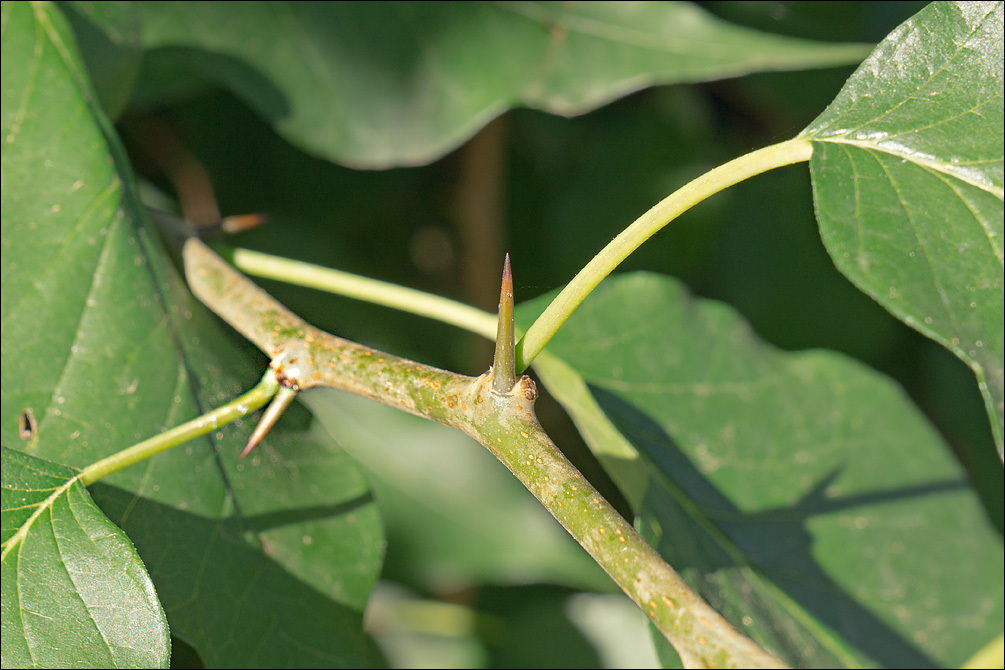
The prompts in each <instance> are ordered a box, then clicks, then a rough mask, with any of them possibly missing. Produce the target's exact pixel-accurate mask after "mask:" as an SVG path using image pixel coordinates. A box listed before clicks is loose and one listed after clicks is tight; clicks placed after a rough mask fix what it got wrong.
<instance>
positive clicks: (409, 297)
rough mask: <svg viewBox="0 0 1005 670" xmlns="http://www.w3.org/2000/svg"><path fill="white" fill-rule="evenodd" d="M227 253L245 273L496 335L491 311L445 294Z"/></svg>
mask: <svg viewBox="0 0 1005 670" xmlns="http://www.w3.org/2000/svg"><path fill="white" fill-rule="evenodd" d="M225 255H228V254H225ZM229 255H230V261H231V262H232V263H233V264H234V266H235V267H236V268H237V269H238V270H241V271H242V272H245V273H247V274H249V275H253V276H256V277H265V278H266V279H278V280H279V281H283V282H286V283H287V284H296V285H297V286H306V287H308V288H316V289H320V290H322V291H328V292H330V293H337V294H339V295H344V296H346V297H349V298H356V299H357V300H365V301H366V302H371V303H374V304H377V305H384V306H385V307H391V308H393V309H399V310H402V311H404V312H409V313H411V314H418V315H419V316H426V317H429V318H430V319H436V320H437V321H441V322H443V323H449V324H452V325H454V326H458V327H459V328H464V329H465V330H469V331H471V332H473V333H477V334H478V335H481V336H483V337H486V338H488V339H490V340H492V339H495V336H496V317H495V315H494V314H489V313H488V312H484V311H482V310H480V309H478V308H476V307H471V306H469V305H465V304H463V303H459V302H457V301H454V300H450V299H448V298H441V297H439V296H436V295H432V294H430V293H424V292H422V291H417V290H415V289H411V288H405V287H404V286H398V285H397V284H391V283H389V282H383V281H380V280H377V279H368V278H366V277H360V276H359V275H354V274H351V273H348V272H342V271H341V270H332V269H331V268H326V267H322V266H320V265H313V264H311V263H304V262H301V261H294V260H290V259H288V258H279V257H277V256H270V255H269V254H263V253H261V252H258V251H251V250H250V249H234V250H233V251H232V252H231V253H230V254H229Z"/></svg>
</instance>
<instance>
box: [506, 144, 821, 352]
mask: <svg viewBox="0 0 1005 670" xmlns="http://www.w3.org/2000/svg"><path fill="white" fill-rule="evenodd" d="M812 153H813V146H812V144H810V142H809V140H805V139H794V140H789V141H787V142H782V143H781V144H774V145H772V146H770V147H765V148H763V149H760V150H758V151H754V152H751V153H749V154H746V155H744V156H740V157H739V158H736V159H734V160H732V161H730V162H728V163H725V164H723V165H720V166H719V167H717V168H715V169H714V170H711V171H710V172H706V173H705V174H703V175H702V176H700V177H698V178H697V179H695V180H694V181H692V182H690V183H688V184H687V185H685V186H684V187H682V188H680V189H678V190H677V191H676V192H674V193H673V194H671V195H670V196H669V197H667V198H666V199H664V200H663V201H661V202H660V203H658V204H657V205H655V206H654V207H653V208H652V209H650V210H649V211H648V212H646V213H645V214H643V215H642V216H640V217H639V218H638V219H636V221H635V222H634V223H632V224H631V225H630V226H628V227H627V228H625V229H624V230H623V231H622V232H621V234H620V235H618V236H617V237H616V238H614V240H612V241H611V243H610V244H608V245H607V246H606V247H604V248H603V250H601V251H600V253H598V254H597V255H596V256H594V257H593V259H592V260H591V261H590V262H589V263H587V264H586V266H585V267H584V268H583V269H582V270H580V271H579V274H577V275H576V276H575V277H574V278H573V279H572V281H571V282H569V284H568V285H567V286H566V287H565V289H563V290H562V292H561V293H559V294H558V295H557V296H556V297H555V299H554V300H552V301H551V304H550V305H548V307H547V308H546V309H545V310H544V312H542V313H541V315H540V316H539V317H538V318H537V320H536V321H535V322H534V323H533V325H531V327H530V328H528V329H527V334H526V335H524V336H523V338H522V339H521V340H520V342H519V343H517V345H516V369H517V372H521V371H523V370H525V369H526V368H527V366H529V365H530V364H531V362H532V361H533V360H534V359H535V358H536V357H537V355H538V354H540V353H541V350H542V349H544V346H545V345H546V344H547V343H548V341H549V340H550V339H551V338H552V337H553V336H554V335H555V332H556V331H557V330H558V329H559V327H560V326H561V325H562V324H563V323H565V320H566V319H568V318H569V316H570V315H571V314H572V313H573V312H574V311H575V310H576V308H577V307H579V305H580V303H582V302H583V300H585V299H586V296H587V295H589V294H590V292H591V291H593V289H595V288H596V287H597V285H598V284H599V283H600V282H601V281H603V279H604V277H606V276H607V275H609V274H610V273H611V272H612V271H613V270H614V268H616V267H617V266H618V265H619V264H620V263H621V261H623V260H625V259H626V258H628V256H629V255H630V254H631V253H632V252H633V251H635V250H636V249H638V248H639V246H640V245H641V244H642V243H643V242H645V241H646V240H648V239H649V238H650V237H652V236H653V235H654V234H656V233H657V232H658V231H659V230H660V229H661V228H663V227H664V226H665V225H667V224H668V223H670V222H671V221H673V220H674V219H675V218H677V217H678V216H680V215H681V214H682V213H683V212H685V211H687V210H688V209H690V208H691V207H693V206H694V205H696V204H698V203H699V202H701V201H702V200H705V199H706V198H708V197H709V196H711V195H713V194H715V193H718V192H719V191H722V190H723V189H725V188H728V187H730V186H732V185H733V184H737V183H739V182H741V181H743V180H744V179H747V178H749V177H753V176H754V175H758V174H760V173H762V172H767V171H768V170H770V169H772V168H776V167H781V166H783V165H791V164H792V163H800V162H804V161H807V160H809V158H810V156H811V155H812Z"/></svg>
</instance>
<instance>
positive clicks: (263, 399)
mask: <svg viewBox="0 0 1005 670" xmlns="http://www.w3.org/2000/svg"><path fill="white" fill-rule="evenodd" d="M278 390H279V382H278V381H277V380H276V375H275V373H274V372H273V371H272V369H271V368H269V369H268V370H267V371H266V372H265V375H264V376H263V377H262V380H261V381H260V382H258V385H257V386H255V388H253V389H252V390H250V391H248V392H247V393H245V394H244V395H242V396H241V397H240V398H237V399H236V400H232V401H230V402H229V403H227V404H226V405H223V406H222V407H218V408H216V409H214V410H213V411H212V412H208V413H206V414H203V415H202V416H200V417H197V418H195V419H192V420H191V421H188V422H186V423H183V424H182V425H180V426H177V427H175V428H172V429H171V430H168V431H165V432H163V433H161V434H160V435H155V436H154V437H151V438H150V439H149V440H144V441H143V442H140V443H139V444H135V445H133V446H131V447H129V448H128V449H123V450H122V451H120V452H118V453H117V454H112V455H111V456H109V457H108V458H104V459H102V460H100V461H98V462H97V463H92V464H91V465H89V466H87V467H86V468H84V469H83V470H81V471H80V474H79V475H78V477H79V479H80V481H81V483H83V485H84V486H90V485H91V484H93V483H94V482H96V481H98V480H100V479H102V478H104V477H107V476H108V475H110V474H112V473H113V472H118V471H119V470H121V469H122V468H125V467H127V466H130V465H133V464H134V463H139V462H140V461H142V460H145V459H147V458H150V457H151V456H153V455H154V454H159V453H160V452H162V451H164V450H166V449H170V448H171V447H176V446H178V445H179V444H184V443H185V442H188V441H189V440H191V439H193V438H196V437H199V436H200V435H205V434H206V433H209V432H212V431H214V430H216V429H217V428H219V427H220V426H225V425H227V424H228V423H232V422H234V421H236V420H237V419H240V418H241V417H245V416H247V415H248V414H251V413H252V412H254V411H255V410H257V409H258V408H260V407H262V406H263V405H265V403H267V402H269V399H271V398H272V396H274V395H275V394H276V391H278Z"/></svg>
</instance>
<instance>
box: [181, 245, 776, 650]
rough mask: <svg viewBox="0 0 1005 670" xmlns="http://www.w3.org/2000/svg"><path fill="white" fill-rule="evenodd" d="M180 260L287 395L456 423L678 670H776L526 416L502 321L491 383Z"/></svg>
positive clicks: (188, 253) (529, 411)
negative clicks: (345, 331)
mask: <svg viewBox="0 0 1005 670" xmlns="http://www.w3.org/2000/svg"><path fill="white" fill-rule="evenodd" d="M183 257H184V260H185V273H186V277H187V278H188V281H189V286H190V287H191V289H192V292H193V293H194V294H195V295H196V296H197V297H198V298H199V299H200V300H201V301H202V302H203V303H205V304H206V305H208V306H209V307H210V308H211V309H212V310H213V311H215V312H216V313H217V314H218V315H219V316H220V317H222V318H223V319H224V320H225V321H227V322H228V323H230V324H231V325H232V326H233V327H234V328H235V329H237V330H238V331H239V332H240V333H242V334H243V335H244V336H245V337H247V338H248V339H249V340H251V341H252V342H254V343H255V344H256V345H257V346H258V347H259V348H260V349H262V351H264V352H265V353H266V354H267V355H268V356H269V357H270V358H271V359H272V363H271V368H272V370H273V371H274V372H275V375H276V378H277V379H278V381H279V383H280V384H282V385H283V386H284V387H286V388H287V389H292V390H294V391H296V390H300V389H304V388H310V387H312V386H328V387H333V388H338V389H342V390H347V391H350V392H353V393H356V394H359V395H362V396H365V397H368V398H371V399H373V400H376V401H378V402H381V403H384V404H386V405H390V406H391V407H397V408H398V409H402V410H405V411H407V412H410V413H412V414H417V415H419V416H423V417H426V418H429V419H432V420H434V421H437V422H439V423H442V424H444V425H447V426H451V427H454V428H456V429H458V430H461V431H463V432H465V433H467V434H468V435H470V436H472V437H474V438H475V439H476V440H478V441H479V442H480V443H481V444H483V445H484V446H485V447H486V448H488V449H489V451H491V452H492V453H493V454H495V456H496V457H497V458H498V459H499V460H500V461H502V463H503V464H504V465H505V466H506V467H507V468H508V469H509V470H510V471H511V472H512V473H513V474H514V475H515V476H516V477H517V478H518V479H519V480H520V481H521V482H523V484H524V486H526V487H527V489H528V490H530V492H531V493H533V494H534V496H535V497H537V498H538V500H540V501H541V503H542V504H543V505H544V506H545V507H546V508H547V509H548V510H549V511H550V512H551V513H552V515H553V516H554V517H555V518H556V519H558V521H559V522H560V523H561V524H562V525H563V526H564V527H565V528H566V530H568V531H569V533H570V534H571V535H572V536H573V537H574V538H575V539H576V541H578V542H579V543H580V544H581V545H582V546H583V548H584V549H586V551H587V552H589V554H590V555H591V556H592V557H593V558H594V560H596V561H597V563H598V564H599V565H600V566H601V567H603V568H604V570H605V571H607V573H608V574H609V575H610V576H611V578H612V579H614V581H615V582H616V583H617V584H618V585H619V586H620V587H621V589H622V590H623V591H624V592H625V593H626V594H627V595H628V596H629V597H630V598H631V599H632V600H634V601H635V602H636V603H637V604H638V606H639V607H640V608H641V609H642V610H643V611H644V612H645V613H646V614H647V615H649V617H650V619H652V621H653V622H654V624H655V625H656V627H657V628H658V629H659V630H660V631H661V632H662V633H663V634H664V635H665V636H666V637H667V639H668V640H669V641H670V642H671V644H673V646H674V648H675V649H676V650H677V652H678V654H680V656H681V658H682V659H683V660H684V662H685V665H687V666H688V667H780V666H781V663H780V662H779V661H778V659H776V658H774V657H773V656H771V655H770V654H768V653H767V652H765V651H764V650H763V649H761V648H760V647H759V646H757V645H756V644H755V643H754V642H753V641H751V640H750V639H749V638H747V637H745V636H743V635H742V634H740V633H739V632H738V631H737V630H736V629H735V628H733V626H732V625H731V624H730V623H729V622H728V621H726V620H725V619H724V618H723V617H722V616H721V615H720V614H718V613H717V612H716V611H715V610H714V609H713V608H712V607H711V606H709V605H708V604H707V603H706V602H705V601H704V600H702V598H701V597H700V596H699V595H697V594H696V593H695V592H694V591H692V590H691V589H690V587H688V585H687V584H686V583H685V581H684V580H683V579H682V578H681V577H680V576H679V575H678V574H677V573H676V572H675V571H674V570H673V568H671V567H670V566H669V565H667V563H666V562H665V561H664V560H663V558H662V557H661V556H660V555H659V554H658V553H657V552H656V551H655V550H654V549H652V548H651V547H650V546H649V545H648V544H646V543H645V541H644V540H643V539H642V538H641V537H640V536H639V535H638V534H637V533H636V532H635V530H634V529H633V528H632V526H631V524H629V523H628V522H627V521H625V520H624V519H623V518H622V517H621V516H620V515H619V514H618V513H617V512H616V511H615V510H614V508H613V507H611V505H610V504H608V502H607V501H606V500H605V499H604V498H603V496H602V495H601V494H600V493H599V492H598V491H597V490H596V489H595V488H593V486H592V485H590V483H589V482H588V481H586V479H585V478H584V477H583V476H582V474H580V472H579V471H578V470H577V469H576V468H575V466H573V465H572V464H571V463H570V462H569V461H568V460H567V459H566V458H565V456H564V455H563V454H562V452H561V451H559V449H558V448H557V447H556V446H555V444H554V443H553V442H552V441H551V439H550V438H549V437H548V436H547V435H546V434H545V432H544V430H543V429H542V428H541V425H540V424H539V423H538V421H537V417H536V416H535V414H534V401H535V399H536V397H537V390H536V388H535V386H534V382H533V381H532V380H531V379H530V378H529V377H521V378H519V379H516V380H515V382H514V383H513V384H510V383H509V379H510V375H512V376H513V377H512V378H514V379H515V372H514V371H513V369H512V365H513V359H512V335H511V333H512V331H511V328H512V324H511V323H509V324H504V327H502V328H500V332H501V333H503V338H502V342H503V344H502V346H501V347H500V351H497V356H496V359H497V365H498V367H499V368H500V372H501V373H502V374H503V375H504V377H503V379H504V382H503V383H501V384H500V383H497V380H496V377H495V372H496V371H493V370H491V369H490V370H489V372H487V373H485V374H483V375H481V376H479V377H467V376H463V375H457V374H454V373H451V372H447V371H445V370H440V369H437V368H434V367H430V366H428V365H423V364H421V363H416V362H414V361H409V360H406V359H403V358H399V357H398V356H394V355H392V354H387V353H384V352H380V351H376V350H374V349H370V348H369V347H365V346H362V345H360V344H357V343H355V342H350V341H349V340H345V339H342V338H339V337H335V336H333V335H330V334H328V333H325V332H324V331H321V330H319V329H318V328H315V327H314V326H311V325H310V324H308V323H306V322H305V321H303V320H302V319H300V317H298V316H297V315H295V314H293V313H292V312H290V311H289V310H287V309H286V308H285V307H283V306H282V305H281V304H279V303H278V302H277V301H276V300H275V299H273V298H272V297H271V296H269V295H268V294H267V293H265V291H263V290H262V289H260V288H259V287H257V286H255V285H254V284H253V283H252V282H251V281H250V280H248V279H247V278H246V277H244V276H243V275H241V274H239V273H238V272H236V271H235V270H234V269H233V267H231V266H230V265H228V264H227V263H226V262H225V261H224V260H223V259H221V258H220V257H219V256H217V255H216V254H215V253H213V252H212V251H211V250H210V249H209V248H208V247H206V245H204V244H203V243H202V242H200V241H199V240H198V239H196V238H192V239H189V240H188V241H187V242H186V243H185V247H184V250H183ZM507 293H509V295H507ZM511 293H512V292H511V291H509V292H507V291H506V286H505V284H504V288H503V291H502V294H503V299H502V303H503V309H502V312H503V315H504V317H506V316H508V318H509V319H510V320H511V318H512V305H511V300H512V294H511ZM392 298H393V296H392ZM507 349H508V350H509V351H507ZM502 368H506V369H505V370H502Z"/></svg>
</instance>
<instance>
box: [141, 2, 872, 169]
mask: <svg viewBox="0 0 1005 670" xmlns="http://www.w3.org/2000/svg"><path fill="white" fill-rule="evenodd" d="M139 10H140V12H141V17H142V19H141V20H142V23H143V33H144V42H145V45H146V46H147V48H148V49H150V50H152V52H151V53H148V58H149V59H150V60H149V65H150V67H151V68H152V69H162V68H167V67H169V64H172V65H174V66H178V65H186V66H188V67H190V68H192V69H194V70H195V71H197V72H199V73H200V74H201V75H202V76H205V77H207V78H209V79H211V80H213V81H216V82H218V83H219V84H220V85H222V86H224V87H225V88H227V89H229V90H230V91H232V92H233V93H235V94H236V95H237V96H238V97H240V98H241V99H243V100H244V101H245V102H246V103H247V104H248V105H250V106H251V107H252V108H254V109H256V110H257V111H258V112H259V114H261V115H262V116H263V117H265V118H266V119H269V120H270V121H271V122H272V123H273V124H275V127H276V129H277V130H278V131H279V132H280V133H282V134H283V135H284V136H285V137H286V138H287V139H289V140H290V141H291V142H294V143H295V144H297V145H299V146H300V147H302V148H304V149H305V150H307V151H310V152H311V153H315V154H318V155H321V156H324V157H326V158H328V159H330V160H334V161H338V162H340V163H344V164H346V165H351V166H356V167H366V168H378V167H389V166H392V165H415V164H421V163H428V162H430V161H432V160H434V159H436V158H438V157H440V156H442V155H443V154H445V153H447V152H448V151H450V150H451V149H453V148H455V147H457V146H458V145H459V144H461V143H462V142H463V141H464V140H466V139H467V138H469V137H470V136H471V135H473V134H474V133H475V132H476V131H477V130H478V129H479V128H481V127H482V126H483V125H484V124H485V123H486V122H488V121H489V120H491V119H492V118H493V117H495V116H498V115H499V114H501V113H502V112H504V111H505V110H506V109H508V108H510V107H514V106H528V107H534V108H538V109H543V110H546V111H549V112H553V113H557V114H565V115H572V114H579V113H583V112H586V111H589V110H591V109H594V108H596V107H598V106H600V105H602V104H605V103H607V102H610V101H611V100H614V99H616V98H618V97H621V96H623V95H626V94H627V93H630V92H632V91H635V90H639V89H641V88H645V87H647V86H652V85H654V84H668V83H675V82H691V81H709V80H713V79H721V78H724V77H732V76H738V75H742V74H746V73H749V72H759V71H770V70H788V69H800V68H812V67H826V66H832V65H843V64H847V63H854V62H857V61H858V60H859V59H861V58H862V57H864V56H865V54H866V51H865V50H864V48H863V47H862V46H860V45H845V44H825V43H818V42H811V41H807V40H797V39H793V38H786V37H779V36H774V35H768V34H764V33H759V32H757V31H753V30H749V29H744V28H739V27H737V26H733V25H730V24H728V23H725V22H723V21H720V20H718V19H716V18H714V17H712V16H711V15H709V14H706V13H705V12H704V11H702V10H700V9H698V8H696V7H694V6H693V5H690V4H687V3H672V4H671V3H622V2H603V3H577V4H572V5H570V4H568V3H558V2H555V3H549V2H544V3H537V2H518V3H475V2H464V3H435V2H416V3H351V2H349V3H316V2H307V3H281V4H280V3H256V4H251V3H249V4H242V5H239V6H237V8H235V7H234V5H233V4H230V3H199V4H198V5H175V4H171V3H159V2H154V3H150V2H144V3H139ZM138 96H139V100H140V101H143V102H145V103H148V104H149V103H155V102H157V101H158V100H159V99H162V96H163V92H161V91H158V90H154V89H146V90H141V91H139V92H138Z"/></svg>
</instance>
